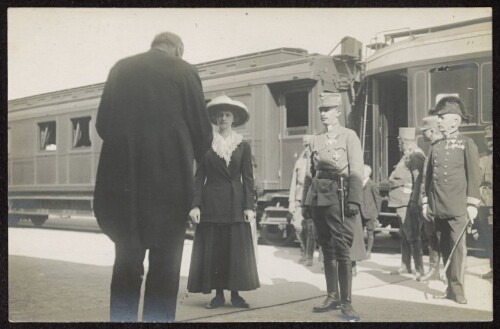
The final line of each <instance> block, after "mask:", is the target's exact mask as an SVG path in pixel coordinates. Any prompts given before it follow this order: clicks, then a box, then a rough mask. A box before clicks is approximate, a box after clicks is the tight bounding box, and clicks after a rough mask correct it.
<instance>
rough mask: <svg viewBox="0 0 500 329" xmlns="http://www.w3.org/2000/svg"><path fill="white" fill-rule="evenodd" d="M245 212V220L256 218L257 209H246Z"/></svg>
mask: <svg viewBox="0 0 500 329" xmlns="http://www.w3.org/2000/svg"><path fill="white" fill-rule="evenodd" d="M243 214H244V215H245V222H250V221H252V220H253V219H254V218H255V211H253V210H252V209H245V210H244V211H243Z"/></svg>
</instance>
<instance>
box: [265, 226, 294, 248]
mask: <svg viewBox="0 0 500 329" xmlns="http://www.w3.org/2000/svg"><path fill="white" fill-rule="evenodd" d="M260 236H261V238H262V239H263V240H264V242H266V243H267V244H270V245H273V246H285V245H287V244H289V243H291V242H292V241H293V240H294V239H295V229H294V227H293V225H291V224H286V225H262V226H261V234H260Z"/></svg>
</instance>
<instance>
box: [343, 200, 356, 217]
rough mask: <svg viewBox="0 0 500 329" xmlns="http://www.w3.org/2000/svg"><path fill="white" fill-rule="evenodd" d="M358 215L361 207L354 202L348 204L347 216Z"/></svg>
mask: <svg viewBox="0 0 500 329" xmlns="http://www.w3.org/2000/svg"><path fill="white" fill-rule="evenodd" d="M357 214H359V205H358V204H356V203H353V202H348V203H347V207H346V210H345V215H346V216H349V217H351V216H355V215H357Z"/></svg>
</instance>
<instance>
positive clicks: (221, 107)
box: [207, 95, 250, 127]
mask: <svg viewBox="0 0 500 329" xmlns="http://www.w3.org/2000/svg"><path fill="white" fill-rule="evenodd" d="M207 111H208V114H209V116H210V121H211V122H212V123H213V124H214V125H216V124H217V119H216V116H217V113H218V112H219V111H231V112H232V113H233V116H234V122H233V126H234V127H237V126H241V125H243V124H245V123H246V122H247V121H248V119H250V115H249V114H248V110H247V107H246V106H245V104H243V103H242V102H239V101H236V100H234V99H231V98H229V97H227V96H226V95H222V96H217V97H215V98H214V99H212V100H211V101H210V102H209V103H208V104H207Z"/></svg>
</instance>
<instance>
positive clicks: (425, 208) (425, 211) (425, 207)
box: [422, 203, 432, 221]
mask: <svg viewBox="0 0 500 329" xmlns="http://www.w3.org/2000/svg"><path fill="white" fill-rule="evenodd" d="M422 215H423V216H424V218H425V219H427V220H428V221H431V220H432V219H431V218H429V205H428V204H427V203H424V204H423V205H422Z"/></svg>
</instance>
